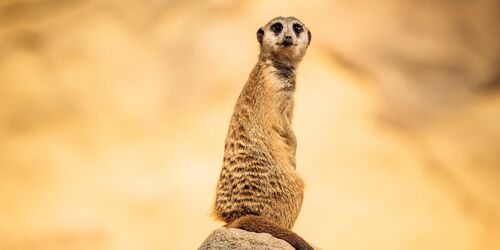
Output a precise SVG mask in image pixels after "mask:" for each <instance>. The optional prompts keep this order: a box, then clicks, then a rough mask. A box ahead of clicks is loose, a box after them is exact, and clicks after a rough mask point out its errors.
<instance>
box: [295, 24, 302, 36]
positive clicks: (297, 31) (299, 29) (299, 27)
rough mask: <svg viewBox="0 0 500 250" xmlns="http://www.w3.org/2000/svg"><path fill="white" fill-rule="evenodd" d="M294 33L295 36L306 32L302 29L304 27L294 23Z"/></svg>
mask: <svg viewBox="0 0 500 250" xmlns="http://www.w3.org/2000/svg"><path fill="white" fill-rule="evenodd" d="M293 31H294V32H295V34H297V35H298V34H300V33H302V31H304V28H302V25H300V24H298V23H294V24H293Z"/></svg>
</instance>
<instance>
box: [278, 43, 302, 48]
mask: <svg viewBox="0 0 500 250" xmlns="http://www.w3.org/2000/svg"><path fill="white" fill-rule="evenodd" d="M276 45H278V46H280V47H286V48H288V47H292V46H297V44H295V43H289V42H281V43H276Z"/></svg>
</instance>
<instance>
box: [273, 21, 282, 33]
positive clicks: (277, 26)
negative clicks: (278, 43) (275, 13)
mask: <svg viewBox="0 0 500 250" xmlns="http://www.w3.org/2000/svg"><path fill="white" fill-rule="evenodd" d="M271 30H272V31H273V32H274V33H276V34H279V33H280V32H281V31H282V30H283V24H281V23H275V24H273V25H271Z"/></svg>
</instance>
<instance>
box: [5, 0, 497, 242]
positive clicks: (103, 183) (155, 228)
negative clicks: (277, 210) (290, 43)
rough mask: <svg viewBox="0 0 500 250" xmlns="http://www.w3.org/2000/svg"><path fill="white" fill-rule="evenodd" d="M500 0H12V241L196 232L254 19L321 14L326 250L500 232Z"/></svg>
mask: <svg viewBox="0 0 500 250" xmlns="http://www.w3.org/2000/svg"><path fill="white" fill-rule="evenodd" d="M498 13H500V4H499V2H498V1H494V0H482V1H474V2H469V1H443V0H439V1H409V0H399V1H396V0H383V1H377V2H376V3H375V2H373V1H368V0H340V1H327V0H323V1H322V0H316V1H229V0H210V1H178V0H177V1H176V0H170V1H166V0H163V1H162V0H145V1H144V0H141V1H140V0H127V1H114V0H100V1H98V0H79V1H55V0H39V1H34V0H18V1H15V0H3V1H1V2H0V249H4V250H10V249H23V250H24V249H35V250H37V249H120V250H121V249H123V250H128V249H130V250H133V249H195V248H197V247H198V246H199V245H200V244H201V242H202V241H203V240H204V239H205V237H206V236H208V234H209V233H210V232H211V231H212V230H214V229H215V228H217V227H219V226H221V224H220V223H218V222H215V221H213V220H212V218H211V217H210V213H211V211H210V208H211V206H212V202H213V199H214V192H215V183H216V180H217V178H218V174H219V170H220V166H221V162H222V154H223V146H224V138H225V135H226V132H227V125H228V122H229V118H230V115H231V112H232V109H233V105H234V103H235V101H236V98H237V96H238V94H239V91H240V90H241V88H242V86H243V84H244V82H245V81H246V79H247V77H248V74H249V73H250V71H251V69H252V67H253V65H254V63H255V62H256V60H257V53H258V44H257V41H256V35H255V33H256V31H257V29H258V28H259V26H261V25H264V24H265V23H266V22H267V21H269V20H270V19H271V18H273V17H275V16H279V15H283V16H288V15H293V16H296V17H298V18H300V19H301V20H302V21H303V22H304V23H306V25H307V26H308V27H309V28H310V29H311V32H312V43H311V46H310V48H309V51H308V53H307V55H306V56H305V58H304V60H303V63H302V64H301V65H300V67H299V69H298V86H297V90H296V109H295V117H294V128H295V133H296V135H297V140H298V149H297V166H298V167H297V168H298V171H299V172H300V174H301V175H302V176H303V177H304V179H305V181H306V183H307V189H306V193H305V200H304V205H303V208H302V212H301V214H300V216H299V219H298V221H297V223H296V225H295V228H294V230H295V231H296V232H297V233H299V234H300V235H301V236H303V237H304V238H305V239H307V240H308V241H310V242H312V243H314V244H315V245H317V246H319V247H321V248H322V249H454V250H462V249H464V250H465V249H500V236H499V235H500V225H499V223H500V222H499V216H500V191H499V190H500V92H499V91H498V88H497V87H498V85H499V78H498V76H499V75H500V74H499V71H500V66H499V65H500V39H499V38H500V35H499V32H500V31H499V29H498V24H499V23H500V20H499V16H498Z"/></svg>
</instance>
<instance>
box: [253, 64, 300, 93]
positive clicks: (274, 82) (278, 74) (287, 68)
mask: <svg viewBox="0 0 500 250" xmlns="http://www.w3.org/2000/svg"><path fill="white" fill-rule="evenodd" d="M257 64H258V65H260V67H259V68H260V69H261V70H263V72H266V73H268V74H265V75H266V76H267V77H266V78H267V79H266V80H267V81H266V82H267V83H269V84H270V85H271V86H272V87H273V88H274V89H276V90H277V91H278V93H293V92H294V90H295V83H296V67H297V65H298V62H294V61H292V60H289V59H287V58H283V57H279V56H263V55H261V56H260V57H259V62H258V63H257Z"/></svg>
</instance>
